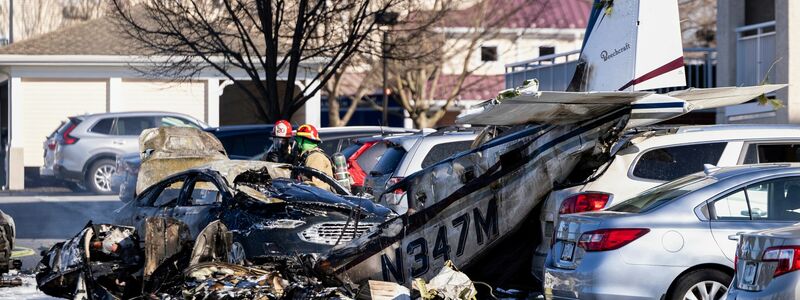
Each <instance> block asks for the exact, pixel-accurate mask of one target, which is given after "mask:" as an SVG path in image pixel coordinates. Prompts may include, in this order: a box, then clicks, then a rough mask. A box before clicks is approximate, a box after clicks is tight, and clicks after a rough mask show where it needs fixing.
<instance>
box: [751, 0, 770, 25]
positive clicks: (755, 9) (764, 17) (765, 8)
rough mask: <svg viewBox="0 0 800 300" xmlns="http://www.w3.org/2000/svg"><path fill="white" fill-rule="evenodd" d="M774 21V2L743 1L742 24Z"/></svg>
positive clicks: (766, 0) (761, 0)
mask: <svg viewBox="0 0 800 300" xmlns="http://www.w3.org/2000/svg"><path fill="white" fill-rule="evenodd" d="M769 21H775V0H745V1H744V24H745V25H753V24H758V23H764V22H769Z"/></svg>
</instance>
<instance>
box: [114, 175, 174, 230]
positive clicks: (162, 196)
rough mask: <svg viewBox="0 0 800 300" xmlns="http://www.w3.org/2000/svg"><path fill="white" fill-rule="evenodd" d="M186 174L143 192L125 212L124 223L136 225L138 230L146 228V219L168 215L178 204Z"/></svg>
mask: <svg viewBox="0 0 800 300" xmlns="http://www.w3.org/2000/svg"><path fill="white" fill-rule="evenodd" d="M186 178H187V177H186V176H185V175H178V176H174V177H171V178H168V179H165V180H163V181H162V182H160V183H159V184H158V185H156V186H154V187H153V188H152V189H149V190H147V191H145V192H143V193H142V194H141V195H140V196H139V197H138V198H137V199H136V200H135V201H134V202H133V203H131V204H129V205H130V206H133V207H130V209H131V211H129V212H127V213H124V215H125V216H124V217H123V218H125V219H124V220H123V224H127V225H132V226H135V227H136V229H137V230H142V229H143V228H144V221H145V219H147V218H149V217H168V216H171V215H172V214H173V210H174V209H175V207H176V206H177V205H178V200H179V199H180V197H181V193H182V190H183V187H184V185H185V182H186Z"/></svg>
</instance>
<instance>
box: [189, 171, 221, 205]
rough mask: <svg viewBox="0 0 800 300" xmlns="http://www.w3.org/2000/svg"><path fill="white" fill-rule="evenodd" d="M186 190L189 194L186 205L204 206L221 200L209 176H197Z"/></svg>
mask: <svg viewBox="0 0 800 300" xmlns="http://www.w3.org/2000/svg"><path fill="white" fill-rule="evenodd" d="M186 191H187V192H188V194H189V198H188V199H187V201H186V203H185V205H187V206H205V205H212V204H214V203H218V202H222V197H221V194H220V192H219V188H217V186H216V185H215V184H214V182H213V181H212V180H211V178H208V177H206V176H199V177H197V179H196V180H195V181H194V183H193V184H192V186H191V187H190V188H189V189H187V190H186Z"/></svg>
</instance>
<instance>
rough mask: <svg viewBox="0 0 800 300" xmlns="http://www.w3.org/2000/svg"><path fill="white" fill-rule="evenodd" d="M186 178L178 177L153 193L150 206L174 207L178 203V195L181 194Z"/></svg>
mask: <svg viewBox="0 0 800 300" xmlns="http://www.w3.org/2000/svg"><path fill="white" fill-rule="evenodd" d="M184 182H185V181H184V179H183V178H181V179H177V180H175V181H172V182H170V183H167V184H165V185H164V186H163V187H162V188H161V190H160V191H157V192H156V193H155V194H154V195H153V198H151V199H153V200H152V202H151V204H150V206H155V207H174V206H175V205H177V204H178V197H180V195H181V189H183V184H184Z"/></svg>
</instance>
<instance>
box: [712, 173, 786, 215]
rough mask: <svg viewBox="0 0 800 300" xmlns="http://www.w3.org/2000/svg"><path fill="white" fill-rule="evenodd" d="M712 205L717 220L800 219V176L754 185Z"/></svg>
mask: <svg viewBox="0 0 800 300" xmlns="http://www.w3.org/2000/svg"><path fill="white" fill-rule="evenodd" d="M711 207H712V208H713V216H714V217H713V219H715V220H754V221H792V222H797V221H800V177H786V178H778V179H771V180H767V181H762V182H759V183H755V184H750V185H748V186H747V187H746V188H744V189H740V190H738V191H736V192H734V193H731V194H729V195H728V196H725V197H722V198H720V199H718V200H715V201H714V202H713V203H711Z"/></svg>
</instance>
